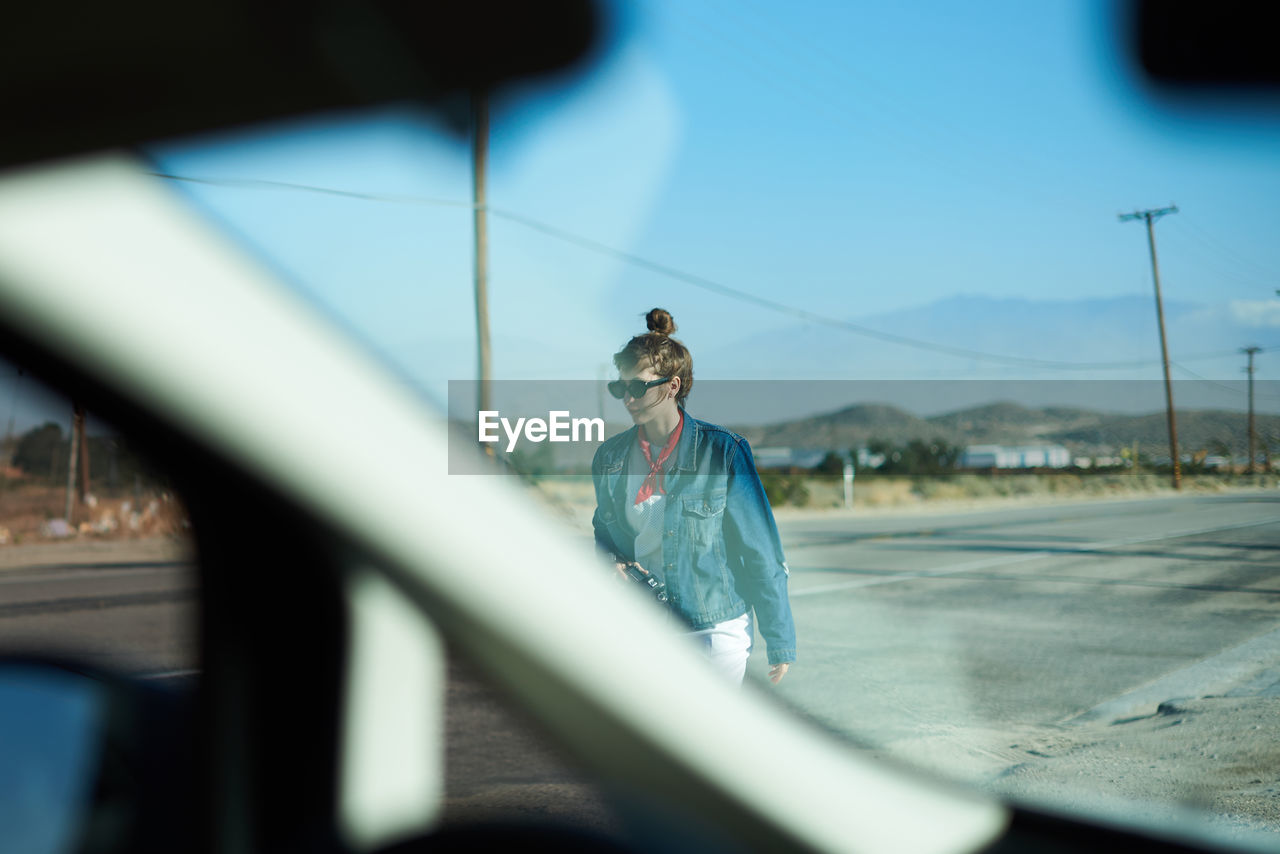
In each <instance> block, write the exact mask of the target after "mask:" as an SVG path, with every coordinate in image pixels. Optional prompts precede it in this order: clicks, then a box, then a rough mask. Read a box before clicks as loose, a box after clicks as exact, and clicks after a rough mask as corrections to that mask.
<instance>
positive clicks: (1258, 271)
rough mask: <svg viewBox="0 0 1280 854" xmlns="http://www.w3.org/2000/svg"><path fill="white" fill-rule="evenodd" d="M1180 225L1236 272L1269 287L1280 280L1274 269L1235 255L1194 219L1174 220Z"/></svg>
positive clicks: (1191, 236) (1193, 238)
mask: <svg viewBox="0 0 1280 854" xmlns="http://www.w3.org/2000/svg"><path fill="white" fill-rule="evenodd" d="M1174 221H1175V222H1177V223H1178V224H1179V225H1180V226H1181V230H1182V231H1183V232H1185V234H1186V236H1188V237H1190V238H1191V239H1192V240H1193V241H1194V242H1196V243H1198V244H1199V245H1200V246H1202V247H1204V248H1206V249H1208V250H1210V251H1211V252H1213V253H1214V254H1215V255H1217V256H1218V257H1219V258H1221V259H1223V260H1225V261H1228V262H1230V263H1232V264H1234V265H1235V266H1236V270H1235V272H1236V274H1237V275H1244V276H1248V277H1249V278H1250V279H1254V280H1256V281H1258V282H1261V281H1263V280H1265V281H1266V282H1267V283H1268V286H1269V287H1274V286H1275V284H1276V282H1277V281H1280V273H1277V272H1276V271H1274V270H1267V269H1265V268H1264V267H1262V266H1260V265H1258V264H1255V263H1253V262H1252V261H1251V260H1248V259H1245V258H1242V257H1240V256H1239V255H1237V254H1236V253H1235V252H1233V251H1232V250H1230V249H1228V248H1226V246H1225V245H1224V244H1222V243H1221V242H1219V241H1218V240H1217V239H1215V238H1214V237H1212V236H1211V235H1210V234H1209V233H1208V232H1206V231H1205V230H1204V229H1202V228H1200V227H1199V226H1198V225H1197V224H1196V223H1195V221H1194V220H1191V221H1188V220H1181V221H1179V220H1174Z"/></svg>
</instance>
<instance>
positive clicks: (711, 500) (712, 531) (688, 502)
mask: <svg viewBox="0 0 1280 854" xmlns="http://www.w3.org/2000/svg"><path fill="white" fill-rule="evenodd" d="M724 498H725V496H724V493H723V492H717V493H712V494H710V495H687V496H685V497H684V500H683V506H682V509H683V511H684V512H683V513H682V514H681V522H682V523H683V525H684V528H685V530H686V531H688V534H689V538H690V539H691V540H692V541H693V542H694V543H696V544H697V545H699V546H711V545H712V544H714V543H716V542H718V541H719V539H720V533H721V531H722V529H723V526H724Z"/></svg>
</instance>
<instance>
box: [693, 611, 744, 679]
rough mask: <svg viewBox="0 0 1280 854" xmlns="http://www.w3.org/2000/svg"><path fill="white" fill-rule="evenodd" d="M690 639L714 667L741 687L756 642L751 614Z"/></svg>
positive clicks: (727, 621) (726, 621)
mask: <svg viewBox="0 0 1280 854" xmlns="http://www.w3.org/2000/svg"><path fill="white" fill-rule="evenodd" d="M689 637H691V638H693V640H694V642H695V643H697V644H698V645H699V646H701V648H702V651H703V654H704V655H706V657H707V659H708V660H709V661H710V662H711V666H712V667H714V668H715V669H716V670H717V671H718V672H720V673H722V674H724V676H725V677H726V678H728V679H732V680H733V681H734V682H736V683H738V684H742V678H743V677H744V676H745V675H746V673H747V658H748V656H750V655H751V645H752V642H753V640H754V638H755V627H754V626H753V625H752V623H751V612H750V611H748V612H747V613H745V614H743V615H742V616H741V617H735V618H734V619H732V620H725V621H724V622H723V623H716V624H715V625H714V626H712V627H711V628H709V629H702V630H701V631H697V632H690V633H689Z"/></svg>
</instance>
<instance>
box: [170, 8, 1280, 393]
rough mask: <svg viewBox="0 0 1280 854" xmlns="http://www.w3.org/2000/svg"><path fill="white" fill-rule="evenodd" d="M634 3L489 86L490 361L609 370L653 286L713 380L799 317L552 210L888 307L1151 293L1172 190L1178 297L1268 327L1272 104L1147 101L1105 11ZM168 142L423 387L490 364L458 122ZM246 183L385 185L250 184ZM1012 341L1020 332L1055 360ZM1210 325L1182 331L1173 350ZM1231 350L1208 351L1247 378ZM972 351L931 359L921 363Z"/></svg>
mask: <svg viewBox="0 0 1280 854" xmlns="http://www.w3.org/2000/svg"><path fill="white" fill-rule="evenodd" d="M620 8H621V9H622V14H621V15H620V18H621V19H622V20H623V21H624V23H625V27H624V32H623V33H622V34H621V35H620V36H619V37H618V38H617V39H616V40H615V43H614V44H613V45H612V47H611V50H610V52H609V55H608V57H607V58H606V59H605V60H604V61H603V62H602V63H601V64H600V65H599V66H598V67H596V68H595V69H594V70H593V72H592V74H591V75H590V76H589V77H587V78H586V79H584V80H583V81H581V82H579V83H578V84H576V85H574V86H573V87H571V88H570V89H568V90H547V89H539V90H533V91H527V92H523V93H520V94H519V95H516V96H510V97H508V98H506V99H505V100H504V101H502V102H501V103H499V104H498V105H496V107H495V115H494V120H493V121H494V125H493V136H492V168H491V172H490V204H491V206H492V207H493V209H494V211H493V216H492V217H491V225H490V228H491V234H490V240H491V261H490V263H491V270H492V278H491V283H490V299H491V312H492V334H493V336H494V341H495V352H494V360H495V375H496V377H498V378H508V379H515V378H521V377H534V378H540V379H550V378H564V379H575V378H580V379H592V378H595V377H596V376H598V374H599V373H600V372H601V371H602V370H604V368H603V366H604V365H606V364H607V362H608V357H609V354H610V353H611V352H613V351H614V350H615V349H617V348H618V347H619V346H620V345H621V344H622V343H623V342H624V341H625V339H626V338H627V337H628V336H629V335H631V334H634V333H635V332H639V331H642V329H643V326H642V321H641V319H640V315H641V314H642V313H643V312H644V311H645V310H646V309H648V308H651V307H653V306H654V305H662V306H664V307H667V308H668V309H670V310H671V311H672V312H673V313H674V314H675V316H676V319H677V321H678V322H679V323H680V333H679V334H680V336H681V337H683V338H684V340H685V341H686V343H688V344H689V345H690V346H691V348H693V352H694V354H695V364H697V362H696V357H697V356H698V354H699V353H715V354H717V358H716V360H715V361H714V364H715V365H716V366H717V371H718V372H719V375H722V376H731V375H732V372H733V365H734V364H735V356H734V354H735V353H738V352H741V353H742V355H743V356H744V357H745V356H747V355H750V354H757V355H758V348H759V347H760V346H761V345H760V343H759V342H760V341H761V340H765V341H767V340H768V338H769V336H770V335H771V334H775V333H776V334H777V335H779V336H796V335H801V336H803V335H804V334H805V333H804V328H805V327H804V326H803V325H801V324H799V323H798V321H797V320H796V319H795V318H794V317H790V316H787V315H785V314H780V313H777V312H773V311H769V310H765V309H763V308H761V307H760V306H758V305H754V304H750V303H746V302H741V301H737V300H734V299H731V298H728V297H726V296H725V295H723V294H718V293H711V292H708V291H705V290H701V289H698V288H696V287H693V286H692V285H690V284H689V283H688V282H687V281H681V280H677V279H673V278H670V277H667V276H663V275H660V274H658V273H656V272H654V271H653V270H652V269H648V268H643V267H638V266H636V265H634V264H631V263H628V262H627V261H625V260H623V259H621V258H619V257H617V256H613V255H610V254H608V253H607V252H603V251H595V250H591V249H588V248H585V247H584V246H583V245H582V244H581V242H578V243H575V242H572V241H571V240H566V239H564V236H565V235H569V236H571V237H573V238H577V239H580V240H584V241H589V242H591V243H592V244H598V245H600V246H604V247H612V248H615V249H617V250H621V251H623V252H625V253H629V254H631V255H633V256H637V257H640V258H643V259H646V260H648V261H651V262H654V263H657V264H661V265H665V266H667V267H670V268H675V269H677V270H679V271H683V272H685V273H688V274H692V275H694V276H698V277H702V278H705V279H709V280H712V281H714V282H716V283H719V284H721V285H724V286H727V287H729V288H733V289H737V290H740V291H742V292H746V293H749V294H753V295H756V296H759V297H762V298H765V299H769V300H773V301H776V302H781V303H785V304H787V305H789V306H794V307H796V308H800V309H803V310H805V311H809V312H813V313H816V314H820V315H824V316H830V317H833V318H839V319H844V320H855V319H856V320H858V322H860V323H861V322H864V321H865V324H866V325H868V326H875V324H876V323H877V322H879V321H878V320H877V318H892V317H893V316H895V313H902V312H910V311H916V310H919V309H921V308H922V307H928V306H930V305H932V304H934V303H938V302H939V301H945V300H948V299H953V298H955V297H957V296H970V297H973V298H979V297H985V298H1003V299H1027V300H1078V299H1086V298H1088V299H1106V298H1114V297H1125V296H1133V295H1143V296H1147V297H1149V296H1150V293H1151V274H1150V266H1149V259H1148V254H1147V247H1146V239H1145V234H1144V229H1143V227H1142V226H1141V225H1140V224H1138V223H1127V224H1121V223H1119V222H1118V221H1117V218H1116V215H1117V214H1118V213H1122V212H1128V211H1132V210H1133V209H1135V208H1139V207H1142V208H1146V207H1158V206H1163V205H1167V204H1169V203H1171V202H1174V203H1176V204H1177V205H1178V206H1179V208H1180V210H1181V212H1180V213H1179V214H1177V215H1172V216H1169V217H1166V218H1165V219H1163V220H1161V221H1160V223H1159V225H1158V226H1157V235H1158V240H1159V251H1160V261H1161V270H1162V281H1163V286H1164V291H1165V296H1166V298H1167V299H1169V300H1171V301H1173V302H1180V303H1190V304H1203V305H1206V306H1212V307H1214V308H1213V311H1214V312H1217V314H1215V315H1214V316H1221V317H1224V318H1230V319H1231V322H1232V323H1235V324H1236V325H1237V326H1238V327H1239V329H1240V330H1242V331H1241V332H1240V334H1241V335H1245V334H1249V335H1251V336H1252V338H1251V340H1240V341H1239V346H1244V345H1246V344H1253V343H1257V344H1262V345H1263V346H1269V345H1280V301H1277V299H1276V296H1275V289H1276V287H1280V240H1277V239H1276V236H1277V230H1278V229H1277V226H1278V225H1280V214H1278V213H1277V212H1276V210H1275V200H1277V199H1280V154H1278V153H1277V152H1280V122H1278V121H1275V120H1270V121H1267V120H1261V119H1257V118H1256V117H1254V118H1248V117H1244V118H1240V117H1232V116H1230V115H1228V114H1226V113H1224V112H1219V113H1206V112H1200V113H1190V112H1186V111H1182V112H1178V111H1173V110H1169V109H1165V108H1163V107H1161V106H1159V105H1158V104H1156V103H1155V102H1153V101H1151V100H1150V99H1148V98H1146V97H1145V95H1144V94H1143V91H1142V89H1141V87H1140V85H1139V84H1138V83H1137V82H1135V80H1134V79H1133V78H1132V77H1131V76H1129V74H1128V71H1127V69H1126V67H1125V65H1124V62H1123V59H1122V58H1120V57H1119V56H1117V54H1116V52H1115V50H1114V45H1113V40H1112V36H1111V35H1109V30H1108V27H1109V26H1110V25H1111V24H1112V20H1111V15H1110V11H1109V9H1110V7H1109V6H1108V5H1106V4H1098V3H1082V2H1067V1H1066V0H1045V2H1036V3H1026V2H986V3H976V4H954V3H942V2H935V3H913V4H849V3H842V2H822V3H815V2H797V3H788V4H770V3H767V2H765V0H741V2H729V0H700V2H676V0H663V2H651V3H645V4H643V5H640V4H634V5H627V6H623V7H620ZM154 153H155V155H156V158H157V163H158V165H159V167H160V168H161V169H162V170H163V171H165V172H170V173H174V174H178V175H182V176H187V177H195V178H202V179H212V180H214V181H215V182H220V183H215V184H191V183H183V184H175V187H176V188H177V189H178V190H179V191H180V192H183V193H184V194H187V195H188V197H189V198H191V199H192V201H193V202H195V203H196V204H198V205H199V206H200V207H201V208H202V209H203V210H204V211H205V212H206V213H208V214H209V215H210V216H212V217H214V218H216V219H217V220H218V221H220V222H221V223H223V224H224V225H225V226H226V227H227V228H228V229H229V230H230V231H231V232H232V233H233V234H235V235H237V236H238V238H240V239H242V240H244V241H245V242H246V243H247V244H248V245H249V246H251V247H252V249H253V250H254V251H256V252H258V253H260V254H261V255H262V256H263V257H264V258H265V259H266V260H267V261H268V263H270V264H272V265H273V266H274V267H276V268H277V269H278V270H279V271H280V272H281V273H282V275H283V276H284V277H285V278H286V279H287V280H288V281H290V282H291V283H292V284H293V285H294V286H296V287H298V288H300V289H301V290H302V291H304V292H305V293H307V294H309V295H311V296H312V297H314V298H315V300H316V302H317V303H318V304H319V305H321V306H322V307H323V310H324V311H326V312H327V313H328V314H329V315H330V316H332V317H333V318H334V319H335V320H337V321H338V322H339V323H342V324H343V325H344V326H346V327H348V328H350V329H352V330H353V331H354V332H356V333H357V334H358V335H360V336H361V337H362V338H363V339H364V340H366V341H368V342H369V344H370V345H371V346H372V347H373V348H375V349H376V350H377V351H378V352H379V353H380V354H381V355H383V356H384V357H386V358H387V359H389V360H390V361H391V362H392V363H393V364H395V365H396V367H397V369H398V370H400V371H401V372H402V373H403V374H404V375H405V376H406V377H407V378H408V379H409V380H410V381H411V382H413V383H415V384H416V385H418V386H420V387H422V388H424V389H426V390H427V391H428V393H429V394H432V395H433V396H435V397H437V398H440V397H443V393H442V389H443V383H444V382H445V381H446V380H449V379H455V380H456V379H469V378H471V377H472V376H473V375H474V357H473V356H472V348H473V347H474V310H473V296H472V290H471V287H472V279H471V270H472V267H471V251H472V245H471V224H470V211H469V210H468V208H467V207H466V205H467V203H468V202H469V200H470V173H469V168H470V167H469V160H468V150H467V147H466V145H465V144H464V143H460V142H459V141H458V140H456V139H450V138H448V137H447V135H445V134H443V133H442V132H440V131H439V130H438V129H437V128H436V127H435V126H434V125H433V124H432V123H431V122H430V121H429V120H428V119H425V118H423V117H421V116H418V115H416V114H415V113H414V112H412V111H411V110H403V111H384V112H382V113H379V114H377V115H373V116H368V115H366V116H334V117H327V118H324V119H319V120H315V121H312V122H308V123H304V124H295V125H290V126H286V127H275V128H267V129H258V130H255V131H253V132H250V133H242V134H237V135H233V136H225V137H221V138H217V139H203V140H195V141H185V142H182V143H173V144H169V145H165V146H161V147H158V148H157V149H155V152H154ZM254 181H257V182H278V183H283V184H297V185H306V186H311V187H319V188H333V189H339V190H344V191H350V192H355V193H361V194H370V195H373V196H376V197H377V198H376V199H375V200H368V199H359V198H350V197H341V196H333V195H324V194H320V193H316V192H310V191H304V190H299V189H290V188H285V187H279V186H265V185H262V184H256V185H255V184H244V183H239V182H254ZM513 217H514V218H513ZM521 218H522V219H521ZM530 220H531V221H534V222H535V223H537V224H541V225H542V226H547V227H550V228H551V229H553V230H554V232H555V234H556V235H559V236H553V234H551V233H548V231H547V230H546V229H545V228H544V230H541V231H540V230H537V229H536V228H530V227H529V225H528V224H527V222H528V221H530ZM886 322H888V321H886ZM1232 328H1233V329H1235V328H1236V327H1232ZM898 331H899V332H901V330H898ZM943 334H944V335H946V337H948V339H949V340H947V341H945V342H943V343H947V344H950V345H961V346H962V345H963V344H964V342H965V340H966V330H964V329H961V328H957V329H954V330H945V331H944V333H943ZM1045 334H1046V335H1052V336H1054V337H1055V338H1062V339H1063V340H1055V341H1052V342H1046V349H1047V350H1048V349H1052V350H1054V351H1055V352H1057V351H1061V350H1063V349H1066V350H1068V351H1070V350H1071V346H1070V345H1071V340H1070V339H1071V336H1072V331H1071V330H1070V329H1055V330H1053V331H1052V332H1046V333H1045ZM1233 334H1234V332H1233ZM988 338H989V336H988ZM1024 338H1025V336H1024ZM746 342H750V343H746ZM1016 343H1017V346H1019V347H1021V348H1023V349H1022V350H1020V351H1018V352H1005V351H1001V352H1005V354H1006V355H1013V356H1023V357H1028V358H1036V357H1038V356H1040V355H1042V354H1040V353H1037V352H1025V349H1026V346H1027V345H1026V344H1025V342H1024V341H1019V342H1016ZM1013 345H1014V343H1013V342H1011V343H1010V344H1009V345H1008V346H1013ZM1001 346H1002V344H1001V342H1000V341H999V340H995V341H994V342H992V341H988V344H987V348H988V349H991V348H995V349H997V350H998V349H999V348H1000V347H1001ZM1090 346H1096V345H1095V344H1091V345H1090ZM1194 346H1195V343H1194V342H1185V341H1184V342H1179V341H1171V347H1172V350H1173V357H1174V359H1175V360H1177V358H1178V355H1179V353H1181V352H1185V351H1186V349H1188V348H1193V347H1194ZM735 348H737V349H735ZM743 348H751V352H750V353H748V351H747V350H745V349H743ZM1180 348H1181V349H1180ZM1150 350H1151V353H1152V356H1153V357H1154V356H1155V355H1156V354H1157V342H1156V341H1154V340H1152V341H1151V342H1150ZM901 351H902V348H900V347H896V346H895V345H890V344H878V345H876V348H875V349H871V350H868V351H866V353H865V355H864V356H862V357H861V358H860V364H859V370H860V371H861V373H860V374H859V376H863V377H874V376H888V375H890V372H889V367H888V366H890V365H900V364H901V357H902V352H901ZM1055 357H1056V356H1055ZM1106 357H1107V354H1105V353H1089V352H1082V353H1080V359H1081V360H1082V361H1096V360H1098V359H1102V358H1106ZM801 358H803V355H802V356H801ZM1259 358H1260V362H1259V366H1260V374H1259V375H1260V376H1264V375H1265V373H1264V372H1265V371H1266V368H1267V365H1266V361H1265V360H1266V358H1267V356H1266V354H1264V355H1263V356H1261V357H1259ZM813 359H814V374H815V376H822V377H827V376H829V375H830V370H829V369H830V365H827V364H823V355H822V354H821V353H818V352H815V353H814V355H813ZM1241 364H1242V359H1241V358H1236V357H1231V358H1223V359H1221V360H1218V361H1217V362H1210V363H1201V364H1200V366H1199V367H1197V368H1196V370H1197V371H1200V372H1201V373H1202V374H1203V375H1205V376H1210V377H1216V378H1223V377H1228V376H1229V377H1233V378H1234V377H1238V376H1239V369H1240V365H1241ZM972 370H973V365H972V364H970V363H967V362H952V361H948V360H947V359H946V358H942V357H939V358H938V359H937V362H936V364H934V365H932V366H931V368H930V370H929V371H928V372H927V375H928V376H929V377H931V378H936V377H938V376H955V377H957V378H962V377H965V376H966V375H967V374H966V372H969V371H972ZM1277 370H1280V368H1277Z"/></svg>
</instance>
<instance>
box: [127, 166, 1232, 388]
mask: <svg viewBox="0 0 1280 854" xmlns="http://www.w3.org/2000/svg"><path fill="white" fill-rule="evenodd" d="M151 174H152V175H154V176H155V177H158V178H164V179H167V180H171V181H182V182H187V183H195V184H203V185H207V186H225V187H233V188H242V189H278V190H294V191H302V192H314V193H321V194H324V195H330V196H339V197H344V198H351V199H356V200H359V201H369V202H390V203H394V204H406V205H426V206H433V207H454V208H463V209H467V210H475V209H476V205H474V204H470V203H467V202H458V201H455V200H451V199H439V198H431V197H422V196H409V195H396V194H382V193H361V192H353V191H348V190H338V189H334V188H330V187H317V186H312V185H309V184H295V183H288V182H283V181H261V180H244V179H220V178H191V177H186V176H181V175H172V174H167V173H159V172H153V173H151ZM485 209H486V210H487V212H488V213H489V214H490V215H491V216H494V217H498V218H500V219H504V220H507V221H508V222H513V223H515V224H517V225H522V226H524V227H525V228H528V229H530V230H532V231H536V232H539V233H541V234H545V235H547V236H549V237H553V238H555V239H557V240H561V241H563V242H565V243H570V244H573V245H575V246H578V247H581V248H583V249H587V250H589V251H592V252H596V253H598V254H602V255H608V256H610V257H612V258H615V259H617V260H620V261H624V262H626V263H628V264H631V265H632V266H635V267H639V268H641V269H645V270H649V271H650V272H653V273H657V274H659V275H662V276H665V277H667V278H670V279H673V280H675V281H679V282H683V283H685V284H688V285H692V286H693V287H696V288H700V289H702V290H706V291H709V292H711V293H715V294H719V295H721V296H724V297H728V298H730V299H734V300H738V301H739V302H745V303H748V304H751V305H755V306H757V307H759V308H764V309H767V310H769V311H773V312H776V313H778V314H784V315H788V316H790V317H795V318H797V319H799V320H803V321H806V322H808V323H814V324H818V325H821V326H827V327H831V328H834V329H841V330H844V331H846V332H850V333H852V334H854V335H861V336H863V337H867V338H874V339H876V340H879V341H884V342H886V343H890V344H897V345H899V346H903V347H911V348H915V349H919V350H928V351H930V352H935V353H943V354H946V355H949V356H956V357H959V358H966V359H974V360H977V361H984V362H993V363H996V364H1003V365H1011V366H1016V367H1031V368H1044V369H1047V370H1123V369H1132V368H1143V367H1150V366H1151V365H1155V364H1159V362H1157V361H1154V360H1150V359H1142V360H1129V361H1113V362H1068V361H1062V360H1054V359H1037V358H1033V357H1029V356H1009V355H1004V354H999V353H987V352H983V351H981V350H971V349H968V348H965V347H953V346H950V345H947V344H938V343H935V342H932V341H925V340H922V339H918V338H911V337H908V336H905V335H896V334H894V333H891V332H881V331H880V330H877V329H872V328H870V327H867V326H862V325H860V324H857V323H852V322H850V321H845V320H839V319H837V318H833V317H828V316H826V315H822V314H819V313H817V312H814V311H810V310H808V309H804V308H800V307H798V306H793V305H789V304H787V303H783V302H779V301H777V300H772V299H768V298H766V297H761V296H757V295H755V294H752V293H749V292H747V291H743V290H739V289H738V288H734V287H731V286H729V285H725V284H722V283H720V282H717V281H715V280H713V279H709V278H707V277H705V276H700V275H697V274H695V273H688V272H685V271H684V270H680V269H677V268H675V267H672V266H670V265H667V264H663V263H660V262H657V261H652V260H650V259H648V258H644V257H642V256H640V255H635V254H633V253H630V252H625V251H623V250H621V249H617V248H615V247H612V246H609V245H607V244H605V243H601V242H600V241H598V240H594V239H592V238H589V237H584V236H582V235H579V234H575V233H573V232H571V231H567V230H565V229H563V228H559V227H557V226H553V225H550V224H548V223H545V222H542V221H541V220H537V219H534V218H533V217H528V216H524V215H523V214H518V213H515V212H514V211H509V210H504V209H502V208H497V207H494V206H492V205H488V206H485ZM1235 352H1236V351H1234V350H1231V351H1223V352H1215V353H1206V354H1198V355H1194V356H1189V357H1186V358H1188V359H1201V358H1219V357H1221V356H1225V355H1233V354H1235Z"/></svg>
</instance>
